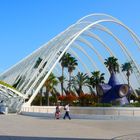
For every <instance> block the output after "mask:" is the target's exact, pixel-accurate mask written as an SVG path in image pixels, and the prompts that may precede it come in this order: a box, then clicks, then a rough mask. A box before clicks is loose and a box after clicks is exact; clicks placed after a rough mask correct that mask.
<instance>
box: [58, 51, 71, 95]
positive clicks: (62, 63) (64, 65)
mask: <svg viewBox="0 0 140 140" xmlns="http://www.w3.org/2000/svg"><path fill="white" fill-rule="evenodd" d="M61 53H62V52H60V54H61ZM68 57H70V54H69V53H64V55H63V56H62V58H61V59H60V61H59V62H60V63H61V67H62V76H60V77H58V79H59V81H60V83H61V93H62V96H63V95H64V92H63V91H64V79H65V78H64V68H65V67H67V66H68V62H67V59H68Z"/></svg>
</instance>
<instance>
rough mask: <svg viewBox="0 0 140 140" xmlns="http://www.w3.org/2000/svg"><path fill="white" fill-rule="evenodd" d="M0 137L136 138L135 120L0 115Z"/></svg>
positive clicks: (42, 139)
mask: <svg viewBox="0 0 140 140" xmlns="http://www.w3.org/2000/svg"><path fill="white" fill-rule="evenodd" d="M0 120H1V124H0V140H19V139H20V140H88V139H89V140H94V139H96V140H107V139H112V140H120V139H121V137H122V139H123V140H124V139H125V137H129V140H131V138H132V140H133V139H134V140H135V139H136V140H140V123H139V120H90V119H88V120H86V119H84V120H82V119H72V120H63V119H60V120H56V119H54V118H51V119H50V118H47V117H31V116H23V115H13V114H12V115H11V114H8V115H0Z"/></svg>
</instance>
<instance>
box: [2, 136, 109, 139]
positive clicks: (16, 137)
mask: <svg viewBox="0 0 140 140" xmlns="http://www.w3.org/2000/svg"><path fill="white" fill-rule="evenodd" d="M0 140H103V139H88V138H55V137H28V136H0ZM104 140H107V139H104Z"/></svg>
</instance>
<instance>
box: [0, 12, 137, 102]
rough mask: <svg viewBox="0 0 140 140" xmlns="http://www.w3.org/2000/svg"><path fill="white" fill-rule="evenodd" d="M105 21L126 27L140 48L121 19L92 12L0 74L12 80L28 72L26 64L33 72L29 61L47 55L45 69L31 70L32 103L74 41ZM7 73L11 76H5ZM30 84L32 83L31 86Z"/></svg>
mask: <svg viewBox="0 0 140 140" xmlns="http://www.w3.org/2000/svg"><path fill="white" fill-rule="evenodd" d="M105 22H110V23H116V24H117V25H120V26H122V27H124V28H125V29H126V30H127V31H128V32H129V33H130V35H131V37H132V38H133V40H134V42H135V43H136V44H137V46H138V48H139V49H140V40H139V38H138V37H137V36H136V34H135V33H134V32H133V31H132V30H130V29H129V28H128V27H127V26H125V25H124V24H123V23H122V22H120V21H119V20H117V19H115V18H114V17H112V16H110V15H107V14H91V15H88V16H85V17H84V18H82V19H80V20H79V21H78V22H76V23H75V24H73V25H72V26H70V27H69V28H67V29H66V30H65V31H64V32H62V33H60V34H59V35H57V36H56V37H55V38H53V39H52V40H51V41H49V42H48V43H47V44H45V45H44V46H43V47H40V49H39V50H37V51H35V52H34V53H33V54H32V55H31V56H29V57H27V58H25V59H24V60H23V61H21V62H20V63H18V64H17V65H15V66H14V67H13V68H12V70H8V71H7V72H5V73H4V74H2V75H0V77H2V79H6V80H7V81H8V80H9V81H10V82H11V81H12V80H11V79H12V77H14V76H16V75H18V74H19V73H20V72H21V73H22V74H24V73H26V70H25V71H22V67H24V65H26V66H27V67H28V68H29V69H30V72H31V69H32V68H31V67H32V66H30V65H28V61H30V62H35V58H36V56H38V55H39V53H43V56H44V55H46V57H45V58H44V59H43V61H42V62H41V63H40V65H39V67H38V70H39V68H41V67H42V65H43V62H45V61H47V62H48V63H47V64H46V65H45V67H44V68H43V70H42V71H41V73H38V71H37V70H36V71H34V72H33V73H32V72H31V76H29V77H30V79H29V80H30V81H29V82H28V86H26V89H27V93H26V94H28V93H30V91H32V90H33V89H35V92H34V94H33V95H32V96H31V98H30V99H29V102H28V104H30V103H31V102H32V100H33V99H34V97H35V96H36V95H37V93H38V91H39V90H40V88H41V87H42V85H43V83H44V82H45V80H46V79H47V78H48V76H49V75H50V73H51V72H52V71H53V69H54V68H55V67H56V65H57V64H58V62H59V60H60V59H61V57H62V56H63V55H64V53H65V52H66V51H67V50H68V49H69V48H70V47H71V46H72V45H73V43H74V42H75V41H76V40H78V39H79V38H81V35H82V34H83V33H86V31H88V30H90V28H92V27H96V26H97V25H98V24H100V23H105ZM96 38H97V37H96ZM97 39H98V40H99V38H97ZM84 42H86V43H87V42H88V41H87V40H84ZM124 49H125V48H124ZM45 50H47V51H48V52H46V53H44V51H45ZM60 51H61V54H60V55H59V56H57V55H58V52H60ZM126 51H127V50H126ZM126 51H125V52H126ZM96 52H97V51H96ZM41 56H42V54H41ZM98 56H99V58H100V60H101V58H102V57H101V56H100V53H99V55H98ZM127 56H129V54H128V53H127ZM129 58H130V57H129ZM132 60H133V62H134V66H135V67H136V68H137V72H138V73H139V75H140V70H139V67H138V65H137V63H136V62H135V60H134V59H133V58H132ZM102 62H103V60H102ZM15 70H16V71H17V73H16V74H13V72H14V71H15ZM18 70H19V71H18ZM46 72H47V73H46ZM6 74H7V75H8V76H9V77H6V78H5V76H6ZM44 74H46V75H45V76H44ZM10 75H12V76H10ZM41 78H43V79H42V80H41V82H40V83H39V82H38V81H39V80H40V79H41ZM30 84H31V86H29V85H30Z"/></svg>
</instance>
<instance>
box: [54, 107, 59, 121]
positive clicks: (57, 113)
mask: <svg viewBox="0 0 140 140" xmlns="http://www.w3.org/2000/svg"><path fill="white" fill-rule="evenodd" d="M55 118H56V119H59V118H60V108H59V105H57V106H56V110H55Z"/></svg>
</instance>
